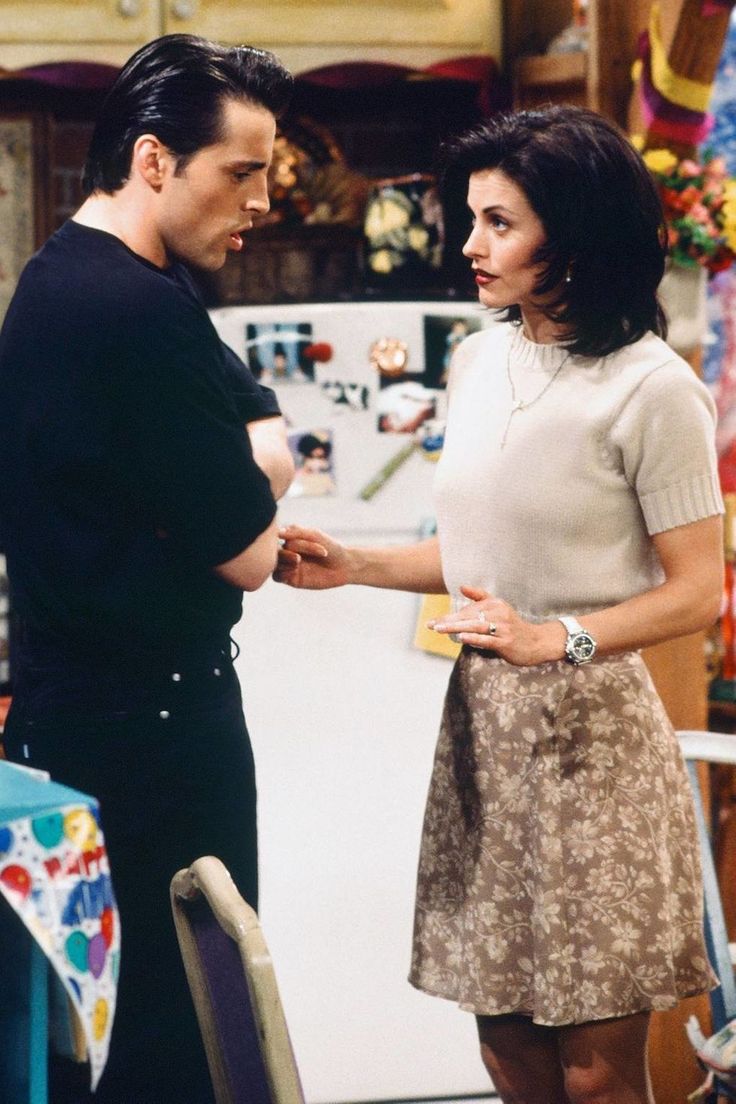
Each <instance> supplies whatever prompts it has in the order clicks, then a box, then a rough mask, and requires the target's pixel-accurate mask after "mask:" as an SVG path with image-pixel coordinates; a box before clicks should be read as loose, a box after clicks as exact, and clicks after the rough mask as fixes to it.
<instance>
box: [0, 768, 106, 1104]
mask: <svg viewBox="0 0 736 1104" xmlns="http://www.w3.org/2000/svg"><path fill="white" fill-rule="evenodd" d="M0 893H2V895H3V896H4V897H5V898H6V900H7V901H8V902H9V904H10V906H11V907H12V908H13V909H14V910H15V912H16V913H17V914H18V915H19V916H20V918H21V920H22V921H23V923H24V924H25V926H26V927H27V928H28V930H29V932H30V933H31V935H32V936H33V938H34V939H35V940H36V942H37V943H38V944H39V946H40V947H41V949H42V950H43V952H44V954H45V955H46V957H47V959H48V961H49V962H50V963H51V966H52V967H53V969H54V970H55V971H56V973H57V974H58V976H59V978H60V980H61V982H62V984H63V986H64V988H65V990H66V992H67V993H68V995H69V998H70V1001H71V1005H72V1008H73V1009H74V1012H75V1013H76V1015H77V1017H78V1018H79V1023H80V1025H81V1028H82V1032H83V1034H84V1038H85V1040H86V1043H87V1050H88V1054H89V1059H90V1065H91V1070H92V1087H93V1088H95V1087H96V1085H97V1082H98V1081H99V1078H100V1074H101V1073H102V1070H103V1069H104V1066H105V1061H106V1059H107V1051H108V1046H109V1041H110V1031H111V1028H112V1020H113V1016H114V1013H115V994H116V987H117V976H118V968H119V959H120V923H119V919H118V913H117V908H116V905H115V898H114V895H113V889H112V882H111V879H110V868H109V864H108V859H107V851H106V850H105V840H104V836H103V833H102V829H101V827H100V821H99V810H98V805H97V802H96V801H95V799H94V798H93V797H90V796H88V795H87V794H83V793H80V792H79V791H77V790H72V789H69V787H67V786H61V785H59V784H58V783H55V782H51V781H48V780H47V779H45V778H43V777H42V776H41V775H40V774H39V772H31V771H28V770H26V769H24V768H23V767H18V766H15V765H14V764H11V763H4V762H0Z"/></svg>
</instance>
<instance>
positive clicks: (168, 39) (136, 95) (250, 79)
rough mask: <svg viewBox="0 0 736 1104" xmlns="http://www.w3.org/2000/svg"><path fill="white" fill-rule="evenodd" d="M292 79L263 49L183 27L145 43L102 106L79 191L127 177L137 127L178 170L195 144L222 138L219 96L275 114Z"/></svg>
mask: <svg viewBox="0 0 736 1104" xmlns="http://www.w3.org/2000/svg"><path fill="white" fill-rule="evenodd" d="M292 86H293V78H292V76H291V74H290V73H289V72H288V71H287V70H286V69H285V68H284V66H283V65H282V64H281V62H280V61H279V60H278V58H276V57H275V56H274V55H273V54H271V53H269V52H268V51H267V50H257V49H255V48H254V47H252V46H220V45H218V44H217V43H215V42H209V41H208V40H207V39H205V38H198V37H197V36H196V35H186V34H175V35H164V37H163V38H157V39H155V40H154V41H153V42H149V43H148V44H147V45H146V46H143V47H142V48H141V49H140V50H138V51H137V52H136V53H135V54H133V56H132V57H131V58H130V60H129V61H128V62H127V63H126V64H125V66H124V67H123V68H122V69H121V71H120V73H119V74H118V76H117V78H116V80H115V83H114V84H113V86H112V88H111V89H110V91H109V92H108V94H107V96H106V98H105V101H104V103H103V105H102V110H101V112H100V115H99V118H98V119H97V123H96V125H95V128H94V133H93V135H92V141H91V143H90V147H89V152H88V154H87V160H86V162H85V166H84V173H83V175H82V189H83V191H84V194H85V195H91V194H92V192H97V191H100V192H107V193H109V194H112V193H113V192H116V191H117V190H118V189H119V188H121V187H122V186H123V184H125V182H126V180H127V179H128V176H129V175H130V166H131V159H132V156H133V147H134V145H135V143H136V140H137V139H138V138H139V137H140V136H141V135H142V134H155V135H156V137H157V138H158V139H159V140H160V141H161V142H163V144H164V145H165V146H167V147H168V149H170V150H171V151H172V152H173V153H174V154H176V156H177V172H181V171H182V170H183V169H184V168H185V167H186V163H187V161H188V160H189V159H190V158H191V157H193V155H194V154H195V153H196V152H197V151H198V150H200V149H203V148H204V147H205V146H210V145H213V144H214V143H215V142H218V141H220V140H221V139H222V138H223V137H224V135H223V132H222V105H223V101H225V100H242V101H244V102H247V103H253V104H255V105H257V106H260V107H264V108H267V109H268V111H270V112H271V113H272V114H273V115H275V116H276V117H278V116H279V115H281V114H282V112H283V111H284V110H285V109H286V107H287V106H288V103H289V99H290V97H291V91H292Z"/></svg>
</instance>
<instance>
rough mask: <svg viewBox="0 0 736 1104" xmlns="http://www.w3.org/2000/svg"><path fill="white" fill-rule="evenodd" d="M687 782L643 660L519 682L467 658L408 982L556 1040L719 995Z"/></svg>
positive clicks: (431, 816)
mask: <svg viewBox="0 0 736 1104" xmlns="http://www.w3.org/2000/svg"><path fill="white" fill-rule="evenodd" d="M702 929H703V906H702V883H701V874H700V864H699V852H698V842H697V836H696V832H695V822H694V815H693V807H692V799H691V794H690V785H689V781H688V777H687V772H686V770H685V766H684V763H683V760H682V757H681V754H680V749H679V746H678V743H677V738H676V736H675V734H674V732H673V729H672V726H671V724H670V722H669V720H668V719H667V716H666V714H665V711H664V707H663V705H662V703H661V701H660V699H659V697H658V696H657V693H656V691H655V689H654V686H653V685H652V682H651V679H650V677H649V673H648V671H647V669H646V667H645V665H644V661H643V660H642V658H641V656H640V655H639V654H638V653H637V652H627V653H625V654H622V655H618V656H613V657H608V658H603V659H597V660H593V661H592V662H591V663H588V664H585V665H583V666H580V667H572V666H570V665H569V664H568V663H565V662H564V661H560V662H552V663H544V664H541V665H539V666H537V667H513V666H511V665H510V664H508V663H506V662H505V661H504V660H502V659H500V658H498V657H495V656H488V655H485V654H483V653H481V652H479V651H474V650H473V649H470V648H465V649H464V650H463V651H462V653H461V655H460V657H459V659H458V661H457V663H456V665H455V668H454V670H453V673H452V676H451V679H450V684H449V687H448V692H447V699H446V702H445V710H444V716H443V721H442V728H441V732H440V737H439V743H438V747H437V753H436V758H435V763H434V770H433V774H432V781H431V784H430V791H429V798H428V802H427V810H426V815H425V822H424V832H423V837H422V847H421V855H420V860H419V878H418V888H417V903H416V914H415V928H414V945H413V956H412V969H411V974H410V977H409V980H410V981H411V982H412V984H413V985H415V986H417V988H419V989H422V990H424V991H425V992H427V993H432V994H435V995H436V996H441V997H446V998H448V999H451V1000H455V1001H457V1002H459V1004H460V1006H461V1007H462V1008H464V1009H466V1010H467V1011H470V1012H474V1013H476V1014H479V1015H500V1014H503V1013H512V1012H513V1013H519V1014H523V1015H528V1016H531V1017H532V1018H533V1019H534V1021H535V1022H537V1023H540V1024H549V1025H552V1026H559V1025H562V1024H570V1023H585V1022H587V1021H590V1020H601V1019H607V1018H608V1017H611V1016H624V1015H628V1014H631V1013H634V1012H639V1011H642V1010H644V1009H664V1008H669V1007H672V1006H673V1005H675V1004H676V1003H677V1002H678V1001H679V1000H680V999H681V998H682V997H685V996H689V995H692V994H695V993H700V992H704V991H706V990H708V989H710V988H711V987H712V986H713V984H714V981H715V979H714V976H713V974H712V972H711V969H710V966H709V963H708V960H707V956H706V951H705V947H704V943H703V935H702Z"/></svg>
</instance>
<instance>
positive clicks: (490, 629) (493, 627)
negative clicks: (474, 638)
mask: <svg viewBox="0 0 736 1104" xmlns="http://www.w3.org/2000/svg"><path fill="white" fill-rule="evenodd" d="M495 633H496V625H495V623H494V622H493V621H491V622H490V623H489V625H488V635H489V636H494V635H495Z"/></svg>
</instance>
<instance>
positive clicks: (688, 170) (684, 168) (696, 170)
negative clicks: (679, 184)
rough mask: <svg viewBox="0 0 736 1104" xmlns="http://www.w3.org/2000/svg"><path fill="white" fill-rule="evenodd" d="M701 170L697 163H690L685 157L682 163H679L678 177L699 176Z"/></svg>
mask: <svg viewBox="0 0 736 1104" xmlns="http://www.w3.org/2000/svg"><path fill="white" fill-rule="evenodd" d="M701 172H702V169H701V167H700V165H699V164H698V163H697V161H692V160H690V158H688V157H686V158H685V160H684V161H681V162H680V176H685V177H689V176H700V174H701Z"/></svg>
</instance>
